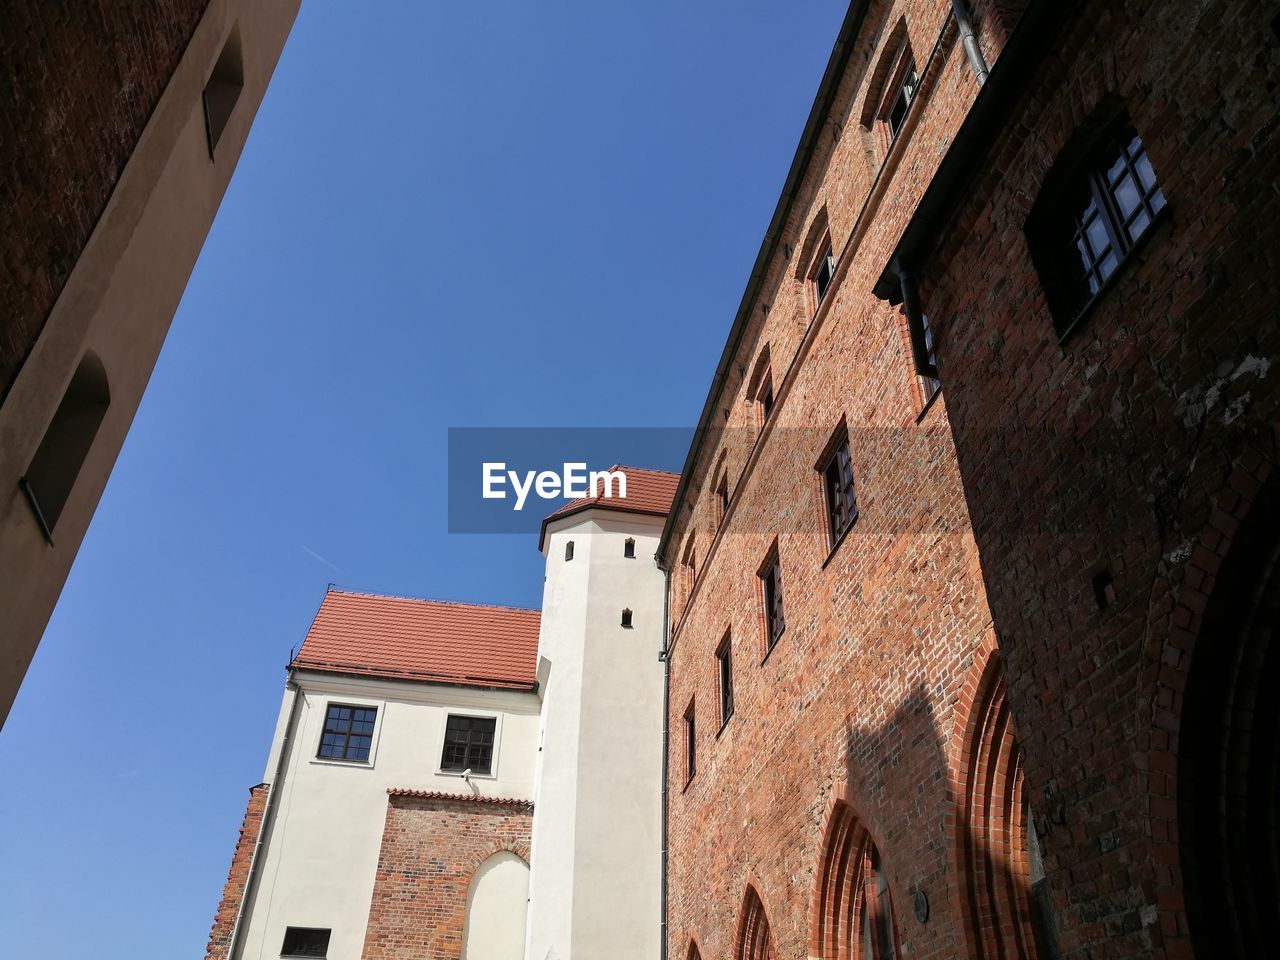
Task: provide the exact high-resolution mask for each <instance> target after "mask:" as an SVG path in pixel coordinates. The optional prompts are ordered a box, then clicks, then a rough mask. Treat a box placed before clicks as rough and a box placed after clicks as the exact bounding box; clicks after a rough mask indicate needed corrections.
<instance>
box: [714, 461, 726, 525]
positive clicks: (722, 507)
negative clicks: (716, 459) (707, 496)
mask: <svg viewBox="0 0 1280 960" xmlns="http://www.w3.org/2000/svg"><path fill="white" fill-rule="evenodd" d="M715 498H716V526H719V525H720V524H722V523H723V522H724V517H725V514H727V513H728V512H729V471H728V470H727V469H726V470H722V471H720V482H719V483H717V484H716V490H715Z"/></svg>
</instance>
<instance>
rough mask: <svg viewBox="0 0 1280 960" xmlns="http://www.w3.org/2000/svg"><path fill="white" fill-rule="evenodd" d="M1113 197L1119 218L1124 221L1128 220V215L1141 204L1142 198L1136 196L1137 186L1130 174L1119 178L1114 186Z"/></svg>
mask: <svg viewBox="0 0 1280 960" xmlns="http://www.w3.org/2000/svg"><path fill="white" fill-rule="evenodd" d="M1114 196H1115V198H1116V207H1117V208H1119V210H1120V216H1122V217H1124V218H1125V219H1128V217H1129V214H1131V213H1133V211H1134V210H1136V209H1137V208H1138V205H1139V204H1140V203H1142V197H1141V196H1139V194H1138V185H1137V184H1136V183H1134V182H1133V176H1132V174H1125V175H1124V176H1123V177H1121V178H1120V182H1119V183H1117V184H1116V185H1115V188H1114Z"/></svg>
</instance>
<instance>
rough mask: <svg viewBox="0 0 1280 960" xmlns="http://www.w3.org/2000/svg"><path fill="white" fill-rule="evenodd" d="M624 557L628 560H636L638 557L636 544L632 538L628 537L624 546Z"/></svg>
mask: <svg viewBox="0 0 1280 960" xmlns="http://www.w3.org/2000/svg"><path fill="white" fill-rule="evenodd" d="M622 555H623V556H624V557H627V558H628V559H631V558H634V557H635V555H636V542H635V540H633V539H632V538H631V537H627V539H626V541H624V542H623V544H622Z"/></svg>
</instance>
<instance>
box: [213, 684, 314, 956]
mask: <svg viewBox="0 0 1280 960" xmlns="http://www.w3.org/2000/svg"><path fill="white" fill-rule="evenodd" d="M284 686H285V689H286V690H292V691H293V702H292V703H290V704H289V722H288V723H286V724H285V727H284V737H283V738H282V739H281V741H280V755H279V756H278V757H277V758H276V772H275V775H274V776H273V777H272V778H271V783H269V784H268V785H267V804H266V807H265V808H264V809H263V811H262V822H261V823H259V824H258V839H257V840H256V841H255V842H254V845H253V853H252V854H250V855H249V875H248V876H247V877H246V878H245V881H244V894H243V895H242V896H241V897H240V906H239V908H238V909H237V910H236V920H235V923H234V924H232V926H231V939H230V941H229V943H228V945H227V960H237V958H238V957H239V956H240V934H241V931H242V929H243V926H244V915H245V910H246V909H247V907H248V904H249V900H250V898H251V897H252V896H253V893H254V891H255V890H256V889H257V880H258V867H259V861H260V860H261V857H260V856H259V855H260V854H261V853H262V848H263V847H264V846H265V845H266V842H267V837H268V836H269V835H270V832H271V823H272V821H273V820H274V819H275V810H276V800H277V798H278V797H279V795H280V785H281V783H280V782H281V780H283V779H284V769H285V763H286V758H287V757H288V756H289V745H290V743H291V741H292V740H293V734H294V729H295V727H296V725H297V721H298V704H299V703H300V702H301V701H302V687H300V686H299V685H298V681H297V679H296V677H295V673H294V670H293V668H292V667H290V668H289V673H288V675H287V677H286V678H285V681H284Z"/></svg>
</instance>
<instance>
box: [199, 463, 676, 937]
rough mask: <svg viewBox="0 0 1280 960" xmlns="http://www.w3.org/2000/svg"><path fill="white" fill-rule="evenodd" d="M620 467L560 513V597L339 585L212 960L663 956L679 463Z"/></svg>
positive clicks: (552, 520) (278, 750)
mask: <svg viewBox="0 0 1280 960" xmlns="http://www.w3.org/2000/svg"><path fill="white" fill-rule="evenodd" d="M623 469H625V472H626V478H627V489H626V490H625V492H622V491H618V492H619V493H620V494H621V495H619V496H608V495H601V496H593V497H586V498H583V499H581V500H576V501H573V502H570V503H568V504H566V505H565V506H564V507H562V508H561V509H560V510H558V511H556V512H555V513H554V514H552V515H551V516H550V517H548V518H547V520H546V521H545V522H544V523H543V526H542V531H541V535H540V538H539V548H540V550H541V551H542V552H543V554H544V556H545V558H546V581H545V587H544V599H543V605H542V610H541V611H537V610H515V609H511V608H505V607H486V606H472V605H468V604H458V603H447V602H440V601H428V600H414V599H405V598H398V597H383V596H372V595H368V594H357V593H347V592H342V591H336V590H330V591H329V592H328V593H327V594H326V596H325V598H324V601H323V602H322V603H321V605H320V609H319V611H318V613H317V614H316V618H315V621H314V622H313V623H312V625H311V628H310V630H309V631H308V632H307V636H306V639H305V640H304V641H303V643H302V646H301V647H300V648H299V650H298V653H297V656H296V657H295V658H294V660H293V662H292V663H291V664H290V670H289V679H288V682H287V685H286V690H285V695H284V700H283V703H282V705H281V708H280V714H279V720H278V722H277V724H276V731H275V735H274V737H273V738H272V742H271V748H270V750H269V752H268V758H267V764H266V773H265V775H264V778H263V781H264V782H263V783H262V784H259V785H257V786H255V787H253V788H252V789H251V790H250V794H249V802H248V808H247V810H246V813H245V819H244V825H243V827H242V829H241V832H240V837H239V840H238V842H237V844H236V848H235V853H234V856H233V859H232V864H231V869H230V872H229V874H228V878H227V883H226V885H225V887H224V891H223V897H222V901H221V903H220V904H219V907H218V910H217V913H216V915H215V919H214V924H213V930H212V932H211V934H210V938H209V944H208V949H207V952H206V956H207V957H208V958H209V960H248V958H254V960H263V958H269V957H280V956H286V957H328V958H330V960H358V958H363V960H407V958H440V960H444V958H450V960H457V958H468V960H521V958H523V957H524V956H526V955H527V956H537V957H540V958H556V957H559V958H568V957H613V958H620V960H632V958H633V960H651V958H652V957H654V956H656V955H657V953H658V947H659V935H660V930H661V925H660V920H661V901H660V893H661V883H660V876H661V854H662V850H661V844H660V839H661V811H662V806H661V779H662V778H661V771H662V702H663V701H662V678H663V674H662V669H661V666H660V663H659V660H658V653H659V651H660V650H661V647H662V630H663V617H662V612H663V600H664V591H663V586H664V582H665V581H664V577H663V574H662V572H661V571H660V570H659V569H658V567H657V564H656V563H655V561H654V553H655V550H656V547H657V543H658V536H659V534H660V532H661V530H662V524H663V522H664V520H665V518H666V515H667V511H668V508H669V506H670V503H671V495H672V493H673V491H674V489H675V484H676V477H675V476H674V475H673V474H664V473H657V472H653V471H645V470H638V469H635V468H630V467H628V468H623Z"/></svg>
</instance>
